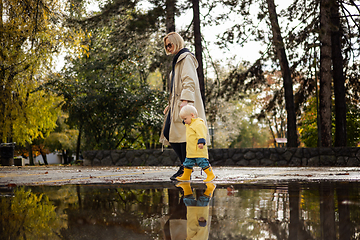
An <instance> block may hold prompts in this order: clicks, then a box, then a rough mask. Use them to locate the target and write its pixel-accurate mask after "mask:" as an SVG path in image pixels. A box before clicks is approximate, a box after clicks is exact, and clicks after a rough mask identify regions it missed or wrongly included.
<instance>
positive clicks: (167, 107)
mask: <svg viewBox="0 0 360 240" xmlns="http://www.w3.org/2000/svg"><path fill="white" fill-rule="evenodd" d="M168 109H169V106H166V108H165V110H164V115H165V114H166V112H167V110H168Z"/></svg>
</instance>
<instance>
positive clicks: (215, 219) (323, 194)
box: [0, 182, 360, 240]
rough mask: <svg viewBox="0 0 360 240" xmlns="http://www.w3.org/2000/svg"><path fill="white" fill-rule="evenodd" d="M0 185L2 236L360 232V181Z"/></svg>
mask: <svg viewBox="0 0 360 240" xmlns="http://www.w3.org/2000/svg"><path fill="white" fill-rule="evenodd" d="M0 190H1V191H0V211H1V215H0V236H1V239H101V240H106V239H137V240H142V239H171V240H174V239H176V240H177V239H230V240H231V239H240V240H245V239H291V240H302V239H323V240H329V239H340V240H348V239H359V236H360V184H359V183H357V182H320V183H295V182H294V183H287V184H276V185H270V184H269V185H264V184H261V185H260V184H259V185H258V184H239V185H233V186H229V185H217V186H216V189H215V185H212V184H203V183H179V184H172V183H149V184H141V185H137V184H127V185H106V186H105V185H101V186H99V185H92V186H90V185H84V186H83V185H78V186H74V185H66V186H56V187H50V186H36V187H26V188H23V187H18V188H5V187H2V188H0ZM199 220H200V221H199ZM191 237H192V238H191Z"/></svg>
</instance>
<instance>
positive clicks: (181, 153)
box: [170, 142, 186, 180]
mask: <svg viewBox="0 0 360 240" xmlns="http://www.w3.org/2000/svg"><path fill="white" fill-rule="evenodd" d="M170 145H171V147H172V148H173V149H174V151H175V153H176V155H177V156H178V157H179V159H180V163H181V165H180V167H179V170H178V171H177V172H176V173H175V174H174V175H172V176H171V177H170V179H171V180H176V177H179V176H181V175H182V174H183V173H184V166H183V163H184V161H185V158H186V142H183V143H170Z"/></svg>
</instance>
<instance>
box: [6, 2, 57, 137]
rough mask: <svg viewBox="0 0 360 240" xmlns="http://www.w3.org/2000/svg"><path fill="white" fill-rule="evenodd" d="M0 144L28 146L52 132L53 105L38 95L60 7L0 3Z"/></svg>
mask: <svg viewBox="0 0 360 240" xmlns="http://www.w3.org/2000/svg"><path fill="white" fill-rule="evenodd" d="M0 4H1V5H2V6H0V7H1V9H2V12H1V17H0V46H1V47H0V140H1V141H2V142H7V141H14V142H17V143H18V144H24V143H25V142H30V143H31V142H32V140H33V139H35V138H37V137H39V136H40V137H43V135H47V134H48V133H49V131H51V130H52V129H53V128H54V127H55V121H56V119H57V115H58V110H57V109H56V108H57V107H58V104H59V99H57V98H56V97H55V96H54V95H52V94H50V93H47V92H45V91H44V90H39V89H38V88H39V86H41V84H43V83H45V82H46V81H47V79H46V76H48V75H49V74H50V73H51V69H52V65H53V57H54V56H55V55H54V53H56V52H59V48H60V47H61V41H60V40H61V39H62V38H63V32H64V31H63V28H62V26H61V24H60V22H61V16H62V14H61V9H62V6H61V5H62V3H61V2H60V1H56V0H55V1H53V0H44V1H41V2H39V1H36V0H29V1H21V0H3V1H0Z"/></svg>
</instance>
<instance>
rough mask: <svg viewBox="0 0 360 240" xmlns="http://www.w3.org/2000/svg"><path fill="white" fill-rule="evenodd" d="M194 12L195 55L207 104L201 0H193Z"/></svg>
mask: <svg viewBox="0 0 360 240" xmlns="http://www.w3.org/2000/svg"><path fill="white" fill-rule="evenodd" d="M192 2H193V13H194V37H195V57H196V59H197V61H198V63H199V67H198V68H197V74H198V78H199V83H200V92H201V98H202V100H203V103H204V106H205V83H204V69H203V61H202V52H203V50H202V46H201V31H200V7H199V0H193V1H192Z"/></svg>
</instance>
